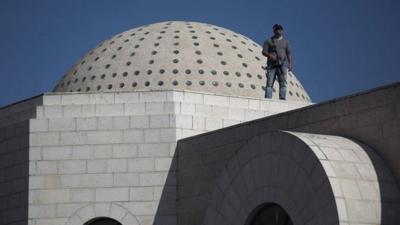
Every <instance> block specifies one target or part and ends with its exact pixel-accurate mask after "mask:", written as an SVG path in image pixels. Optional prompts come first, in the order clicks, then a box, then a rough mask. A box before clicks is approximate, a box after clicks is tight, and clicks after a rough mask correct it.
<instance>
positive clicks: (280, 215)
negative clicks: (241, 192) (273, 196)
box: [246, 203, 293, 225]
mask: <svg viewBox="0 0 400 225" xmlns="http://www.w3.org/2000/svg"><path fill="white" fill-rule="evenodd" d="M265 224H280V225H293V222H292V220H291V219H290V217H289V215H288V214H287V212H286V211H285V210H284V209H283V208H282V207H280V206H279V205H277V204H274V203H271V204H264V205H262V206H260V207H257V209H255V210H254V211H253V213H252V214H251V215H250V217H249V218H248V221H247V222H246V225H265Z"/></svg>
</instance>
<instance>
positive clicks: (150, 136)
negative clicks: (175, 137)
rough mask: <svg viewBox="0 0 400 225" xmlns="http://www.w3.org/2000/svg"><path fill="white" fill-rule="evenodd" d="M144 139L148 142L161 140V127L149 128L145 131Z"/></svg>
mask: <svg viewBox="0 0 400 225" xmlns="http://www.w3.org/2000/svg"><path fill="white" fill-rule="evenodd" d="M144 141H145V142H146V143H157V142H160V129H148V130H145V131H144Z"/></svg>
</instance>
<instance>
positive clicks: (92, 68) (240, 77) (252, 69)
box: [53, 21, 310, 102]
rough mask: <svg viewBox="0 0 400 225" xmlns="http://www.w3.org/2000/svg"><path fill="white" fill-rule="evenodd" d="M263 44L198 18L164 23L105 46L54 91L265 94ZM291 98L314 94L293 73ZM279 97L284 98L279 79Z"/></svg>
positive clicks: (118, 37) (129, 33) (126, 34)
mask: <svg viewBox="0 0 400 225" xmlns="http://www.w3.org/2000/svg"><path fill="white" fill-rule="evenodd" d="M261 50H262V47H261V46H260V45H258V44H256V43H255V42H254V41H252V40H250V39H249V38H247V37H245V36H243V35H240V34H238V33H235V32H233V31H231V30H228V29H225V28H222V27H218V26H214V25H210V24H205V23H198V22H180V21H171V22H160V23H155V24H150V25H145V26H142V27H138V28H134V29H131V30H128V31H125V32H122V33H120V34H117V35H115V36H113V37H111V38H110V39H107V40H105V41H104V42H103V43H101V44H99V45H98V46H97V47H95V48H94V49H93V50H91V51H90V52H89V53H88V54H86V55H85V56H83V57H82V58H81V59H80V60H79V61H78V62H77V63H76V64H75V65H74V66H73V67H72V68H71V69H70V70H69V71H68V72H67V73H66V74H65V75H64V77H63V78H62V79H61V80H60V82H59V83H58V84H57V85H56V87H55V88H54V90H53V91H54V92H69V91H73V92H116V91H118V92H120V91H136V90H193V91H200V92H211V93H216V94H223V95H233V96H244V97H253V98H264V89H265V84H266V76H265V70H264V67H265V64H266V58H265V57H264V56H263V55H262V54H261ZM287 87H288V88H287V90H288V94H287V98H288V99H289V100H295V101H306V102H309V101H310V98H309V96H308V94H307V93H306V91H305V90H304V89H303V86H302V85H301V84H300V82H299V81H298V80H297V79H296V77H295V76H294V74H293V73H289V76H288V85H287ZM274 89H275V90H276V91H275V93H274V94H273V95H274V98H278V93H277V92H278V90H279V87H278V82H276V83H275V86H274Z"/></svg>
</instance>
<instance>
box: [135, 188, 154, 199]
mask: <svg viewBox="0 0 400 225" xmlns="http://www.w3.org/2000/svg"><path fill="white" fill-rule="evenodd" d="M129 199H130V200H131V201H152V200H154V190H153V188H152V187H134V188H131V189H130V198H129Z"/></svg>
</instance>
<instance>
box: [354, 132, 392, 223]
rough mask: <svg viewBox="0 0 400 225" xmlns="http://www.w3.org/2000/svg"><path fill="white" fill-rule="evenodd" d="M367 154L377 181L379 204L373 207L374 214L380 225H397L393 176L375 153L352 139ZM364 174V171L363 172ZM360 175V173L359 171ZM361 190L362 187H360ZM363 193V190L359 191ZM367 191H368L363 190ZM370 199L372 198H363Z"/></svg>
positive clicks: (365, 145)
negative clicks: (375, 213)
mask: <svg viewBox="0 0 400 225" xmlns="http://www.w3.org/2000/svg"><path fill="white" fill-rule="evenodd" d="M352 140H353V141H354V142H355V143H357V144H358V145H360V147H362V149H364V150H365V152H366V153H367V154H368V157H369V158H370V160H371V162H372V165H373V167H374V168H373V169H374V171H375V173H376V179H377V181H378V184H379V185H377V187H376V188H377V190H376V191H377V192H378V194H379V196H378V197H379V199H380V204H379V202H378V204H376V205H375V207H376V212H377V213H378V215H379V214H380V217H381V218H380V223H379V224H380V225H398V224H399V223H400V188H399V186H398V184H397V181H396V179H395V176H394V175H393V173H392V172H391V171H390V169H389V167H388V165H387V163H386V162H385V161H384V160H383V159H382V157H381V156H379V155H378V153H377V151H376V150H374V149H373V148H371V147H370V146H368V145H367V144H365V143H363V142H362V141H360V140H355V139H352ZM364 172H365V171H364ZM360 173H362V171H360ZM360 188H362V186H360ZM360 191H361V192H363V190H360ZM364 191H368V190H364ZM365 197H367V198H368V197H370V198H371V199H372V198H373V196H365Z"/></svg>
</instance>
